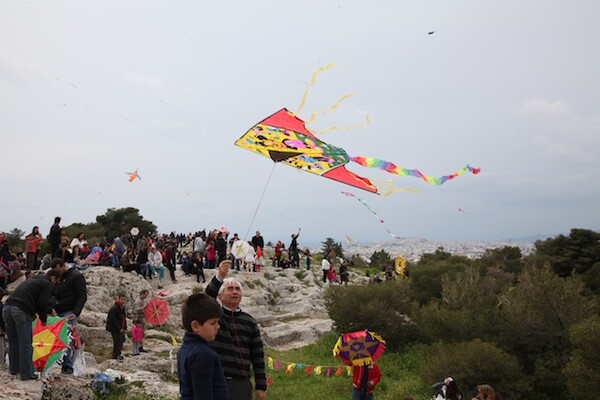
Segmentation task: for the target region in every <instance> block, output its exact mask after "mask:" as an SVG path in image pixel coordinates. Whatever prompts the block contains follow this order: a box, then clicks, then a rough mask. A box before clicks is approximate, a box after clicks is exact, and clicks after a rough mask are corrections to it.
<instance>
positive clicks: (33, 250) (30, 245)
mask: <svg viewBox="0 0 600 400" xmlns="http://www.w3.org/2000/svg"><path fill="white" fill-rule="evenodd" d="M40 243H42V235H40V228H39V227H37V226H34V227H33V229H32V231H31V233H30V234H29V235H27V236H25V250H26V252H27V271H31V270H32V269H37V267H38V262H37V257H38V254H39V252H40Z"/></svg>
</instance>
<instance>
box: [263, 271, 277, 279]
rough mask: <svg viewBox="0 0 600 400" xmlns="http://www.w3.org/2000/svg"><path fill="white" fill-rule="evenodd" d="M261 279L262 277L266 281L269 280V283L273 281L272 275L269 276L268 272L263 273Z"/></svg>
mask: <svg viewBox="0 0 600 400" xmlns="http://www.w3.org/2000/svg"><path fill="white" fill-rule="evenodd" d="M263 277H264V278H265V279H266V280H269V281H272V280H273V279H275V277H274V276H273V274H271V273H270V272H265V273H264V274H263Z"/></svg>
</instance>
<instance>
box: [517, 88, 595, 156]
mask: <svg viewBox="0 0 600 400" xmlns="http://www.w3.org/2000/svg"><path fill="white" fill-rule="evenodd" d="M519 112H520V113H521V114H523V115H525V116H527V117H531V118H530V119H529V123H532V124H533V126H532V127H531V129H530V131H531V132H535V133H534V134H532V139H533V141H534V143H535V144H536V145H537V146H539V147H540V148H541V149H542V151H543V152H544V154H545V155H547V156H550V157H560V158H569V159H572V160H576V161H581V162H586V163H589V162H593V163H596V160H597V154H598V152H599V151H600V115H598V114H593V115H590V116H581V115H577V114H575V113H573V112H571V110H570V108H569V106H568V105H567V104H566V103H563V102H561V101H548V100H545V99H534V100H530V101H526V102H524V103H523V104H521V106H520V107H519Z"/></svg>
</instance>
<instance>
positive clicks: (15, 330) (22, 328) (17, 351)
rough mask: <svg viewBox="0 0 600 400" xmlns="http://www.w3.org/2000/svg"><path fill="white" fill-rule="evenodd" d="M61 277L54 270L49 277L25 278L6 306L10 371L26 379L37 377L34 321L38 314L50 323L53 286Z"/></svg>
mask: <svg viewBox="0 0 600 400" xmlns="http://www.w3.org/2000/svg"><path fill="white" fill-rule="evenodd" d="M59 278H60V272H58V271H53V270H50V271H48V273H47V274H46V275H45V276H39V277H34V278H31V279H27V280H25V281H24V282H22V283H21V284H20V285H19V286H17V288H16V289H15V291H14V292H13V293H12V294H11V295H10V297H9V298H8V300H6V304H5V305H4V307H3V308H2V317H3V318H4V324H5V326H6V335H7V336H8V359H9V364H10V366H9V368H10V373H11V374H13V375H17V374H20V377H21V380H23V381H26V380H29V379H36V376H35V373H34V369H33V362H32V361H31V360H32V356H33V347H32V346H31V343H32V339H33V337H32V336H33V333H32V329H33V328H32V323H33V319H34V318H35V315H36V314H37V315H38V316H39V317H40V321H41V322H42V325H45V324H46V319H47V316H48V314H47V311H48V303H49V302H50V296H51V295H52V288H53V287H54V285H55V283H56V282H57V281H58V279H59Z"/></svg>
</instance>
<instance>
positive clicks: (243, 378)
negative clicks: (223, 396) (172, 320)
mask: <svg viewBox="0 0 600 400" xmlns="http://www.w3.org/2000/svg"><path fill="white" fill-rule="evenodd" d="M230 266H231V261H230V260H225V261H222V262H221V263H220V264H219V269H218V271H217V273H216V274H215V276H214V277H213V278H212V280H211V281H210V283H209V284H208V285H207V286H206V294H208V295H209V296H211V297H214V298H218V299H219V301H220V302H221V306H222V308H223V315H222V316H221V318H220V320H219V325H220V326H221V329H219V333H218V334H217V337H216V339H215V341H214V342H213V343H212V347H213V349H214V350H215V351H216V352H217V353H218V354H219V357H220V359H221V363H222V364H223V370H224V371H225V377H226V378H227V385H228V388H229V399H230V400H251V399H252V383H251V381H250V375H251V372H250V367H252V371H253V372H254V388H255V394H254V398H255V399H256V400H266V398H267V394H266V390H267V379H266V374H265V356H264V351H263V342H262V339H261V337H260V332H259V330H258V325H257V323H256V321H255V320H254V318H252V316H251V315H249V314H246V313H245V312H243V311H242V310H241V309H240V307H239V306H240V302H241V301H242V286H241V285H240V283H239V282H237V281H236V280H235V279H233V278H227V273H228V272H229V268H230Z"/></svg>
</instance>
